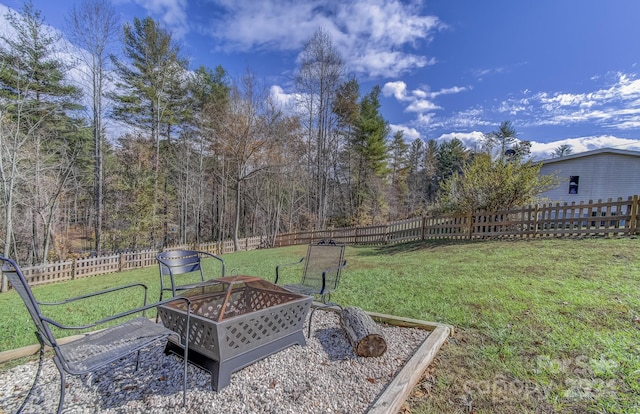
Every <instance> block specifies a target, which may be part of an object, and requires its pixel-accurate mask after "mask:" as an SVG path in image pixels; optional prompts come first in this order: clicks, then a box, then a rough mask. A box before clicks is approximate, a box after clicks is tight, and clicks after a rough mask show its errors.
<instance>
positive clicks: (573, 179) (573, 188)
mask: <svg viewBox="0 0 640 414" xmlns="http://www.w3.org/2000/svg"><path fill="white" fill-rule="evenodd" d="M579 181H580V176H578V175H572V176H570V177H569V194H578V182H579Z"/></svg>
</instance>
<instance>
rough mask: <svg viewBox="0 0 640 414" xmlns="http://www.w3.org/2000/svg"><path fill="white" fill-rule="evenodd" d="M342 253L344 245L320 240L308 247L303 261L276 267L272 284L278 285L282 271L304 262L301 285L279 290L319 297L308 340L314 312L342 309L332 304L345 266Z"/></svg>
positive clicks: (287, 286) (310, 317)
mask: <svg viewBox="0 0 640 414" xmlns="http://www.w3.org/2000/svg"><path fill="white" fill-rule="evenodd" d="M344 251H345V245H344V244H339V243H335V242H334V241H333V240H328V241H327V240H321V241H319V242H318V243H315V244H314V243H311V244H309V247H308V249H307V256H306V257H303V258H301V259H300V260H299V261H297V262H295V263H287V264H281V265H278V266H276V280H275V284H276V285H277V284H278V282H279V281H280V277H281V275H280V273H281V268H283V267H286V266H295V265H300V264H302V263H303V262H304V268H303V270H302V278H301V280H300V282H299V283H296V284H286V285H282V287H284V288H285V289H288V290H290V291H292V292H294V293H299V294H303V295H310V296H318V297H320V300H321V302H322V305H320V306H316V307H314V308H313V310H312V311H311V314H310V315H309V332H308V334H307V336H311V321H312V319H313V314H314V312H315V311H316V310H318V309H323V308H328V307H330V306H338V307H340V308H341V306H340V305H339V304H337V303H334V302H331V294H332V293H333V292H334V291H335V290H336V289H338V285H339V284H340V276H341V273H342V269H344V268H345V266H346V265H347V261H346V260H345V259H344Z"/></svg>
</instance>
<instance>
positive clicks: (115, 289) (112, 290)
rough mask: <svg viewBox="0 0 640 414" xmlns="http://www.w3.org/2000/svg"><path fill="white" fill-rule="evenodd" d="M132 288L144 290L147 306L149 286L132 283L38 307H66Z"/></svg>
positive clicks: (42, 303)
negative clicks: (80, 301) (79, 301)
mask: <svg viewBox="0 0 640 414" xmlns="http://www.w3.org/2000/svg"><path fill="white" fill-rule="evenodd" d="M132 287H142V288H144V293H145V294H144V304H145V305H146V304H147V290H148V288H147V285H145V284H143V283H132V284H130V285H123V286H117V287H114V288H110V289H104V290H100V291H97V292H93V293H88V294H86V295H81V296H75V297H72V298H68V299H65V300H62V301H60V302H40V301H38V305H50V306H55V305H64V304H65V303H71V302H76V301H78V300H82V299H88V298H93V297H96V296H100V295H104V294H107V293H111V292H117V291H119V290H124V289H129V288H132Z"/></svg>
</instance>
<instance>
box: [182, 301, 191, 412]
mask: <svg viewBox="0 0 640 414" xmlns="http://www.w3.org/2000/svg"><path fill="white" fill-rule="evenodd" d="M189 306H191V305H190V304H189ZM190 319H191V309H190V308H189V312H188V313H187V323H186V325H187V329H185V334H184V337H185V338H184V358H183V359H184V361H183V362H184V372H183V373H182V381H183V383H182V405H183V406H184V407H185V408H186V407H187V367H188V364H189V326H191V325H190V323H191V321H190Z"/></svg>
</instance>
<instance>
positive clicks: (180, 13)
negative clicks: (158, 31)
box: [133, 0, 189, 38]
mask: <svg viewBox="0 0 640 414" xmlns="http://www.w3.org/2000/svg"><path fill="white" fill-rule="evenodd" d="M133 1H134V3H136V4H137V5H139V6H141V7H143V8H144V9H145V10H146V11H147V12H148V13H149V14H152V15H155V16H160V21H162V23H163V25H165V28H166V29H168V30H169V31H170V32H171V33H172V35H174V36H176V37H177V38H182V37H183V36H184V35H186V34H187V32H188V31H189V19H188V18H187V2H188V1H187V0H133Z"/></svg>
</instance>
